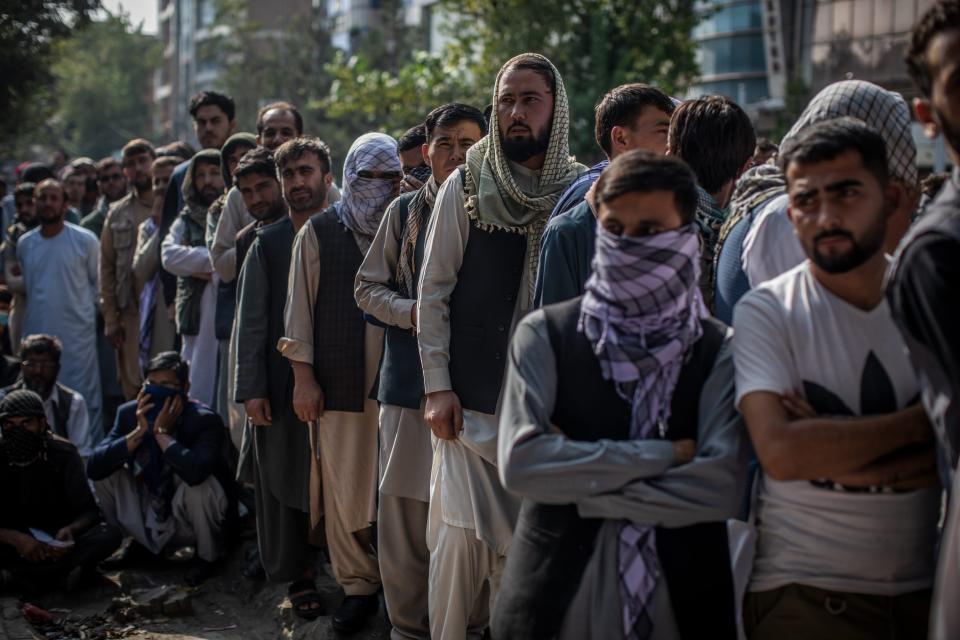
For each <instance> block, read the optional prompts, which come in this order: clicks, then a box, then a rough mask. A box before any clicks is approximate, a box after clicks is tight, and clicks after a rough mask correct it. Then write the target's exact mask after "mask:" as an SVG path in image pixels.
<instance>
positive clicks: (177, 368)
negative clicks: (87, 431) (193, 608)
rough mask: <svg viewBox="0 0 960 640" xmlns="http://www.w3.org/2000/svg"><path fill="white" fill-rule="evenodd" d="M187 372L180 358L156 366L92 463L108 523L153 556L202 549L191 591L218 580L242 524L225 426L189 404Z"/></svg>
mask: <svg viewBox="0 0 960 640" xmlns="http://www.w3.org/2000/svg"><path fill="white" fill-rule="evenodd" d="M189 369H190V367H189V365H188V364H187V363H186V362H185V361H184V360H183V359H182V358H181V357H180V354H178V353H177V352H176V351H167V352H165V353H161V354H160V355H158V356H157V357H155V358H153V359H152V360H150V362H148V363H147V366H146V367H145V368H144V372H143V373H144V385H143V388H142V389H141V390H140V392H139V394H138V395H137V398H136V400H131V401H130V402H127V403H126V404H124V405H122V406H121V407H120V409H119V410H118V411H117V420H116V423H115V424H114V426H113V429H112V430H111V431H110V433H109V434H107V437H106V438H104V440H103V442H101V443H100V445H99V446H97V448H96V450H95V451H94V453H93V455H92V456H91V457H90V461H89V462H88V463H87V475H88V476H89V477H90V479H91V480H93V481H94V486H95V489H96V492H97V497H98V499H99V501H100V506H101V507H102V508H103V512H104V515H105V517H106V520H107V522H108V523H110V524H111V525H114V526H117V527H119V528H120V529H121V530H122V531H123V533H124V535H128V536H132V537H133V539H134V540H135V541H136V542H137V543H138V544H140V545H142V546H143V547H145V548H146V549H147V550H149V551H150V552H152V553H155V554H159V553H161V552H163V551H165V550H171V549H172V548H173V547H175V546H185V545H192V546H195V547H196V557H195V558H194V564H193V567H192V568H191V569H190V570H189V571H188V572H187V574H186V576H185V577H186V581H187V583H188V584H190V585H192V586H196V585H197V584H199V583H201V582H203V581H204V580H205V579H206V578H208V577H209V576H210V575H211V574H212V573H213V567H214V563H215V562H216V561H217V560H218V559H219V558H220V557H221V555H222V554H223V551H224V536H225V535H227V534H229V533H230V525H231V524H232V523H235V518H236V511H235V510H236V497H237V496H236V484H235V482H234V481H233V476H232V474H231V472H230V464H229V453H228V444H227V439H226V433H225V429H224V427H223V421H221V420H220V417H219V416H217V414H215V413H214V412H213V411H211V410H210V409H209V408H207V407H205V406H204V405H203V404H202V403H200V402H197V401H196V400H194V399H192V398H191V396H190V381H189V378H190V373H189Z"/></svg>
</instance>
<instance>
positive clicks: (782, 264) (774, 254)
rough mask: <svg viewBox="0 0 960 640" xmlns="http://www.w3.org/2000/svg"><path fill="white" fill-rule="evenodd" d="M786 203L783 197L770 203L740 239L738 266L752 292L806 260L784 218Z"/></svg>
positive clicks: (786, 199) (790, 223)
mask: <svg viewBox="0 0 960 640" xmlns="http://www.w3.org/2000/svg"><path fill="white" fill-rule="evenodd" d="M788 202H789V200H788V198H787V195H786V194H784V195H780V196H777V197H776V198H774V199H773V200H771V201H770V202H769V203H768V204H767V205H766V206H765V207H763V209H761V210H760V212H759V213H758V214H757V217H756V219H755V220H754V221H753V224H751V225H750V230H749V231H747V235H746V237H745V238H744V239H743V251H742V253H741V258H740V264H741V266H742V267H743V272H744V273H745V274H747V280H748V281H749V282H750V288H752V289H755V288H757V287H758V286H760V285H761V284H763V283H764V282H766V281H767V280H773V279H774V278H776V277H777V276H779V275H780V274H783V273H786V272H787V271H790V269H793V268H794V267H795V266H797V265H798V264H800V263H801V262H803V261H804V260H806V259H807V256H806V254H805V253H804V252H803V247H802V246H801V245H800V241H799V240H798V239H797V234H796V233H794V231H793V223H792V222H790V218H788V217H787V204H788Z"/></svg>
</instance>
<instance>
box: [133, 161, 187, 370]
mask: <svg viewBox="0 0 960 640" xmlns="http://www.w3.org/2000/svg"><path fill="white" fill-rule="evenodd" d="M182 161H183V160H182V158H180V157H178V156H163V157H160V156H158V157H157V159H156V160H154V161H153V165H151V167H150V174H151V176H152V183H153V207H151V209H150V217H149V218H147V219H146V220H144V221H143V222H141V223H140V226H139V227H137V248H136V249H135V250H134V252H133V277H134V282H135V284H136V288H137V291H139V292H140V295H139V298H138V304H139V308H140V367H141V369H142V368H143V367H144V366H145V365H146V364H147V360H149V359H150V358H152V357H154V356H156V355H157V354H159V353H163V352H164V351H172V350H173V348H174V344H175V342H176V337H177V329H176V326H175V325H174V322H173V311H172V305H168V304H167V301H166V300H165V299H164V297H163V291H162V289H161V283H160V234H159V233H158V231H159V229H160V212H161V209H162V208H163V198H162V197H161V195H162V194H163V193H164V191H166V188H167V185H168V184H169V183H170V176H171V175H173V170H174V169H175V168H176V166H177V165H178V164H180V163H181V162H182Z"/></svg>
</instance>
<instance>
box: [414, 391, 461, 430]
mask: <svg viewBox="0 0 960 640" xmlns="http://www.w3.org/2000/svg"><path fill="white" fill-rule="evenodd" d="M423 417H424V420H426V422H427V424H428V425H429V426H430V430H431V431H433V435H435V436H437V437H438V438H439V439H441V440H456V439H457V434H458V433H460V432H461V431H463V408H462V407H461V406H460V398H458V397H457V394H455V393H454V392H453V391H435V392H433V393H428V394H427V403H426V406H425V407H424V410H423Z"/></svg>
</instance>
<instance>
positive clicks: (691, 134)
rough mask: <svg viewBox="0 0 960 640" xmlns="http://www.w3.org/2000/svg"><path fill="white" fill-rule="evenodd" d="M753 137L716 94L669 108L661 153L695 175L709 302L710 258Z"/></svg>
mask: <svg viewBox="0 0 960 640" xmlns="http://www.w3.org/2000/svg"><path fill="white" fill-rule="evenodd" d="M756 144H757V136H756V134H755V133H754V131H753V124H752V123H751V122H750V118H749V117H748V116H747V114H746V113H744V111H743V109H741V108H740V106H739V105H737V103H735V102H733V101H732V100H730V99H729V98H725V97H722V96H704V97H702V98H697V99H696V100H688V101H687V102H684V103H683V104H681V105H680V106H679V107H677V110H676V111H674V112H673V117H672V118H671V119H670V130H669V132H668V133H667V153H669V154H672V155H675V156H679V157H680V158H681V159H682V160H683V161H684V162H686V163H687V164H688V165H690V168H691V169H693V172H694V174H695V175H696V176H697V193H699V194H700V202H699V204H698V205H697V227H698V228H699V229H700V292H701V293H702V294H703V299H704V302H705V303H706V305H707V308H708V309H710V311H711V312H712V311H713V309H714V304H713V280H714V278H713V258H714V249H715V247H716V244H717V237H718V235H719V233H720V227H721V226H723V222H724V220H726V218H727V211H728V206H729V204H730V197H731V196H732V195H733V187H734V185H735V184H736V181H737V178H739V177H740V174H742V173H743V172H744V171H746V170H747V169H748V168H749V167H750V164H751V163H752V162H753V152H754V149H755V148H756Z"/></svg>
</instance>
